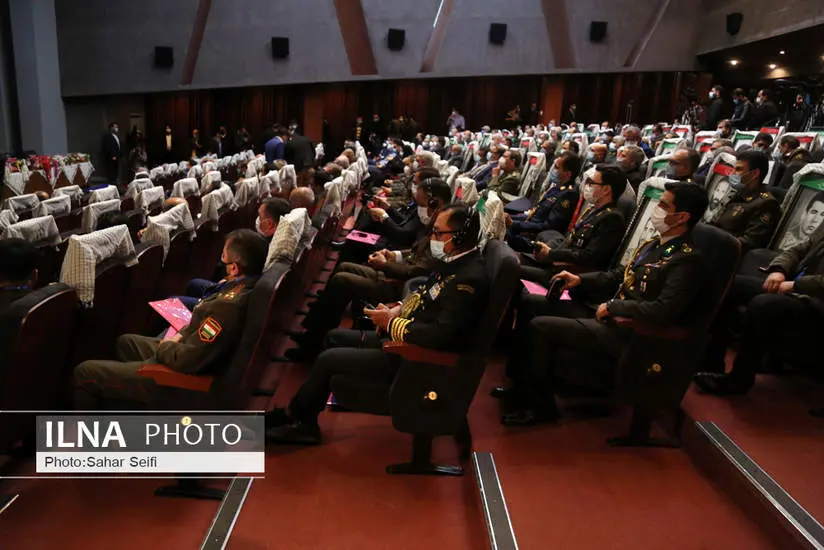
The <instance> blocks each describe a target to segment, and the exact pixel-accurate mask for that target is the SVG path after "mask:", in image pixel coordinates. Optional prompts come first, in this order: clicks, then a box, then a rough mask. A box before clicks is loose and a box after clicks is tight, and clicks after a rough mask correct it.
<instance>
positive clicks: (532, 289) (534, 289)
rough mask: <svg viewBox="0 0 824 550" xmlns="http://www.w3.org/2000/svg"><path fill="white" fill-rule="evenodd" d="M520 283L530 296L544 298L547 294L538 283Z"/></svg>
mask: <svg viewBox="0 0 824 550" xmlns="http://www.w3.org/2000/svg"><path fill="white" fill-rule="evenodd" d="M521 282H522V283H523V284H524V288H526V290H527V292H529V293H530V294H536V295H538V296H546V293H547V292H549V291H548V290H547V289H546V288H544V287H543V286H542V285H539V284H538V283H533V282H532V281H527V280H524V279H521Z"/></svg>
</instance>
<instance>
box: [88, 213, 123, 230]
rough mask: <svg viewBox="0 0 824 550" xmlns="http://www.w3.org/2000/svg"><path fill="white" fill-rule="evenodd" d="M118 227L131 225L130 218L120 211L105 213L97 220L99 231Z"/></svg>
mask: <svg viewBox="0 0 824 550" xmlns="http://www.w3.org/2000/svg"><path fill="white" fill-rule="evenodd" d="M117 225H129V218H128V216H126V214H124V213H122V212H118V211H109V212H103V213H102V214H100V217H98V218H97V227H96V228H95V229H96V230H97V231H100V230H101V229H108V228H110V227H115V226H117Z"/></svg>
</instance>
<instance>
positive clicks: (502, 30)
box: [489, 23, 506, 46]
mask: <svg viewBox="0 0 824 550" xmlns="http://www.w3.org/2000/svg"><path fill="white" fill-rule="evenodd" d="M505 41H506V23H492V24H491V25H489V42H490V43H491V44H495V45H498V46H502V45H503V43H504V42H505Z"/></svg>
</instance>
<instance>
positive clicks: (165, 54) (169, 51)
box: [154, 46, 175, 68]
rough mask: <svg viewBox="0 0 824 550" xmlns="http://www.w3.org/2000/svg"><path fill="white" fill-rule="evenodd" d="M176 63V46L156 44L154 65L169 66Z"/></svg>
mask: <svg viewBox="0 0 824 550" xmlns="http://www.w3.org/2000/svg"><path fill="white" fill-rule="evenodd" d="M174 64H175V51H174V48H170V47H169V46H155V49H154V65H155V67H163V68H168V67H171V66H173V65H174Z"/></svg>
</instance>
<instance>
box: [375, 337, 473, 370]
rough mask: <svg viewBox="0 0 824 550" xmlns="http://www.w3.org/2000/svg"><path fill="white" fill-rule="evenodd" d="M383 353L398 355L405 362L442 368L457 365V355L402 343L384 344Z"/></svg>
mask: <svg viewBox="0 0 824 550" xmlns="http://www.w3.org/2000/svg"><path fill="white" fill-rule="evenodd" d="M383 351H385V352H386V353H393V354H395V355H400V356H401V357H403V358H404V359H406V360H407V361H414V362H416V363H429V364H432V365H441V366H442V367H454V366H457V364H458V354H457V353H449V352H446V351H435V350H432V349H427V348H422V347H421V346H416V345H413V344H406V343H404V342H384V343H383Z"/></svg>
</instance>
